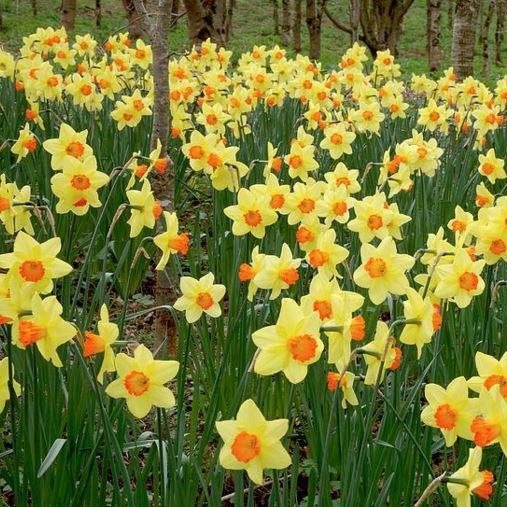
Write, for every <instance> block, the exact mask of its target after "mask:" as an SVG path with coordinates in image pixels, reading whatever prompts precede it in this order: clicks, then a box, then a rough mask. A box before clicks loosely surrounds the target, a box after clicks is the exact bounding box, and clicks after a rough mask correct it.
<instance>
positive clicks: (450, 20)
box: [447, 0, 454, 29]
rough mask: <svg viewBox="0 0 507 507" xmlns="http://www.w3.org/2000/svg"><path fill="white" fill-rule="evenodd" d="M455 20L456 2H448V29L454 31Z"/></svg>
mask: <svg viewBox="0 0 507 507" xmlns="http://www.w3.org/2000/svg"><path fill="white" fill-rule="evenodd" d="M453 19H454V0H447V28H450V29H452V26H453V24H454V23H453Z"/></svg>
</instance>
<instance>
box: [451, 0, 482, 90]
mask: <svg viewBox="0 0 507 507" xmlns="http://www.w3.org/2000/svg"><path fill="white" fill-rule="evenodd" d="M479 5H480V0H456V11H455V13H454V27H453V31H452V51H451V61H452V66H453V68H454V72H455V74H456V77H457V78H458V80H460V81H461V80H463V79H464V78H466V77H467V76H471V75H472V74H473V70H474V48H475V27H476V25H477V23H476V20H477V17H478V15H479Z"/></svg>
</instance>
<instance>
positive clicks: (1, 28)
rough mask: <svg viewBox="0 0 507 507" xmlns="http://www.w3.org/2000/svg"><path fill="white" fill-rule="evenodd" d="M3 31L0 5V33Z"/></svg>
mask: <svg viewBox="0 0 507 507" xmlns="http://www.w3.org/2000/svg"><path fill="white" fill-rule="evenodd" d="M3 29H4V20H3V17H2V4H1V3H0V32H2V31H3Z"/></svg>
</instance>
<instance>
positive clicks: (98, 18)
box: [95, 0, 102, 26]
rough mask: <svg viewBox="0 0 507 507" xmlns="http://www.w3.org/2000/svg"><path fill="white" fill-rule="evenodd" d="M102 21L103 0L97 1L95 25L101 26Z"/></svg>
mask: <svg viewBox="0 0 507 507" xmlns="http://www.w3.org/2000/svg"><path fill="white" fill-rule="evenodd" d="M101 21H102V2H101V0H95V25H96V26H100V23H101Z"/></svg>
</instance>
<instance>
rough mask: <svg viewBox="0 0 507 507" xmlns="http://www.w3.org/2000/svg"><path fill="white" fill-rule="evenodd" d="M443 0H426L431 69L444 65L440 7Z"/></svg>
mask: <svg viewBox="0 0 507 507" xmlns="http://www.w3.org/2000/svg"><path fill="white" fill-rule="evenodd" d="M441 3H442V0H426V8H427V18H426V19H427V36H428V63H429V66H430V70H437V69H439V68H440V65H442V47H441V46H440V18H441V13H440V7H441Z"/></svg>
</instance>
